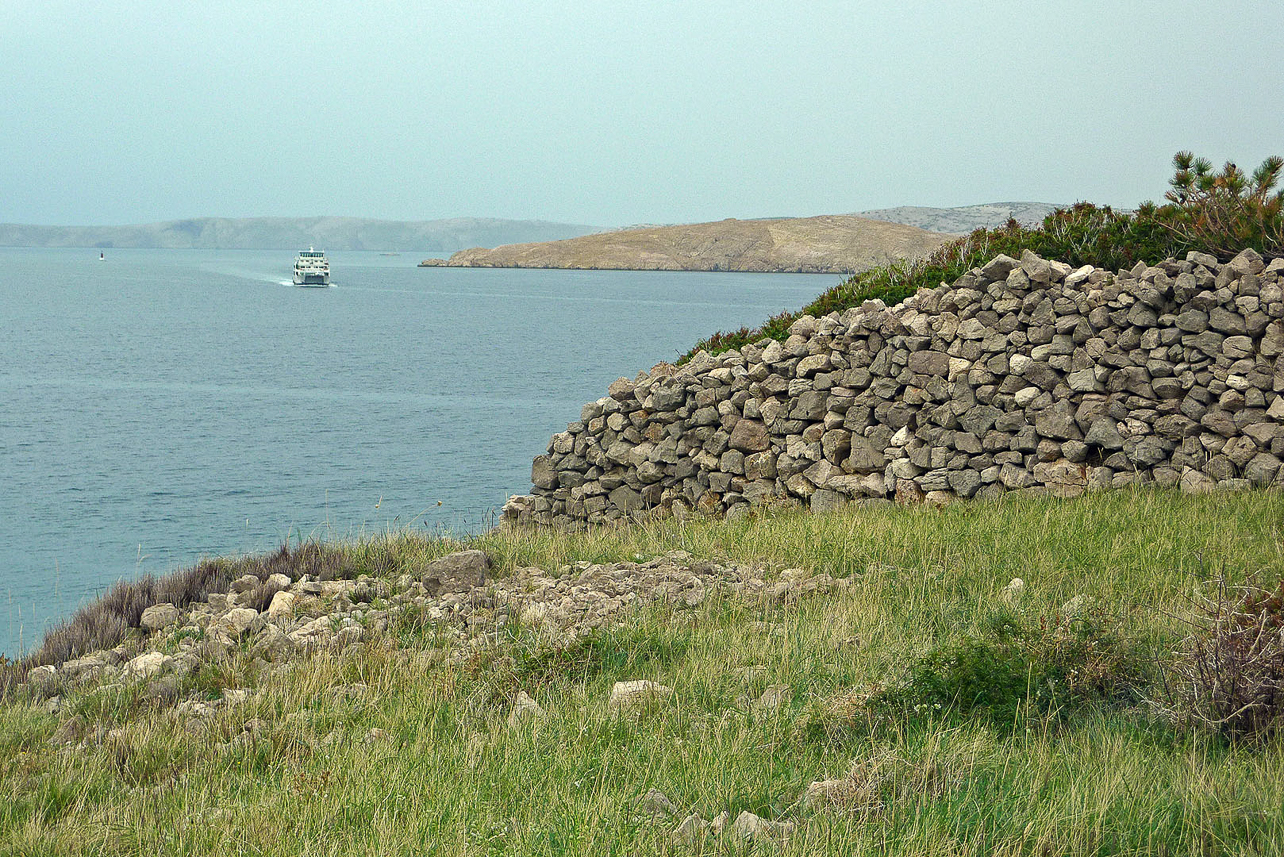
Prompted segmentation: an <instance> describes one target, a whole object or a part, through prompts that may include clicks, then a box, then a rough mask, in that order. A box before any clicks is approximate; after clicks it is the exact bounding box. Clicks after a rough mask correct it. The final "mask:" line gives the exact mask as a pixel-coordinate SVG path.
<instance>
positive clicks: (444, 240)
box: [0, 217, 597, 253]
mask: <svg viewBox="0 0 1284 857" xmlns="http://www.w3.org/2000/svg"><path fill="white" fill-rule="evenodd" d="M595 231H597V227H593V226H585V225H582V224H575V223H550V222H548V221H543V220H502V219H498V218H487V217H455V218H450V219H448V220H422V221H406V220H370V219H367V218H361V217H244V218H228V217H200V218H195V219H192V220H169V221H165V222H163V223H146V224H137V225H132V226H32V225H21V224H0V247H93V248H95V249H98V248H102V249H107V248H162V249H180V250H181V249H206V250H298V249H300V248H303V247H309V246H313V247H317V248H324V249H326V250H383V251H394V252H395V251H406V252H415V253H449V252H453V251H455V250H458V249H459V248H460V247H474V246H477V245H489V246H494V245H497V244H512V243H515V242H521V241H555V240H557V239H559V238H571V237H574V236H577V235H585V234H587V233H590V232H595Z"/></svg>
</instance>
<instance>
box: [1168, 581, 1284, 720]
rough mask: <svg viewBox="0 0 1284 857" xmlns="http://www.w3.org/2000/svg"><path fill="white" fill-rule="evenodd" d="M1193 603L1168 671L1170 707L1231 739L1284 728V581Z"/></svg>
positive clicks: (1225, 586) (1224, 591)
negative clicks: (1192, 614)
mask: <svg viewBox="0 0 1284 857" xmlns="http://www.w3.org/2000/svg"><path fill="white" fill-rule="evenodd" d="M1214 588H1215V591H1216V594H1215V595H1214V596H1213V597H1212V598H1208V599H1205V600H1203V601H1201V602H1200V603H1198V604H1197V605H1196V614H1195V617H1194V618H1193V619H1192V620H1191V626H1192V627H1191V633H1190V634H1189V635H1188V636H1187V637H1186V638H1185V640H1184V641H1183V643H1182V645H1181V647H1180V648H1179V650H1178V652H1177V653H1176V656H1175V658H1174V659H1173V662H1172V664H1171V666H1170V668H1169V673H1170V675H1169V676H1168V678H1169V679H1170V681H1169V684H1168V688H1167V690H1168V702H1169V710H1170V711H1171V712H1172V713H1174V714H1175V715H1176V716H1177V717H1178V718H1179V719H1181V720H1184V721H1186V722H1188V723H1193V724H1198V725H1201V726H1203V727H1205V728H1208V729H1211V730H1213V731H1215V732H1217V733H1219V734H1221V735H1224V736H1226V737H1228V738H1233V739H1238V738H1248V739H1266V738H1269V737H1271V736H1272V735H1274V734H1276V733H1277V732H1279V731H1281V728H1282V727H1284V579H1282V580H1279V581H1277V582H1276V583H1275V584H1273V585H1271V586H1267V587H1263V586H1260V585H1257V584H1256V583H1253V582H1251V581H1250V582H1249V583H1247V584H1245V585H1243V586H1231V585H1230V584H1229V583H1228V582H1227V580H1226V576H1225V574H1222V575H1220V576H1219V577H1218V579H1217V580H1216V581H1214Z"/></svg>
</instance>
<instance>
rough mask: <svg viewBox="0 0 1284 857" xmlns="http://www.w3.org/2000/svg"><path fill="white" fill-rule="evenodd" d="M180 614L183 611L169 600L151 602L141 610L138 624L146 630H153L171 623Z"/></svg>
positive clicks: (180, 615) (177, 618) (179, 616)
mask: <svg viewBox="0 0 1284 857" xmlns="http://www.w3.org/2000/svg"><path fill="white" fill-rule="evenodd" d="M182 615H183V612H182V611H181V610H179V609H178V608H177V607H175V606H174V605H173V604H170V603H169V602H166V603H164V604H153V605H152V606H151V607H148V608H147V609H146V610H144V611H143V615H142V618H141V619H139V624H140V625H141V626H142V627H143V628H145V629H147V630H148V631H153V632H155V631H159V630H161V629H162V628H168V627H169V626H170V625H173V624H174V623H175V622H177V621H178V620H179V619H180V618H182Z"/></svg>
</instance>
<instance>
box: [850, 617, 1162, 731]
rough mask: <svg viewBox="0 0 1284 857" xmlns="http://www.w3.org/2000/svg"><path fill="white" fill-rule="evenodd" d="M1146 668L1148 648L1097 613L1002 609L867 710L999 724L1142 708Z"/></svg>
mask: <svg viewBox="0 0 1284 857" xmlns="http://www.w3.org/2000/svg"><path fill="white" fill-rule="evenodd" d="M1149 662H1150V661H1149V658H1148V657H1147V656H1146V654H1145V653H1144V651H1143V647H1142V646H1140V645H1138V644H1136V643H1134V642H1133V641H1131V640H1129V639H1128V638H1127V637H1126V636H1125V635H1124V634H1122V633H1121V631H1120V628H1119V624H1118V622H1117V620H1115V619H1114V618H1113V617H1112V616H1110V615H1108V614H1107V613H1105V612H1104V611H1102V610H1101V609H1099V608H1094V607H1088V608H1084V609H1078V610H1073V611H1065V612H1063V611H1057V612H1055V613H1052V614H1044V615H1040V616H1038V617H1033V618H1029V617H1026V616H1025V615H1024V614H1022V613H1021V612H1019V611H1017V610H1015V609H1011V608H1009V609H1000V610H996V611H995V612H993V613H991V614H990V615H989V616H988V617H987V618H986V619H985V621H984V622H983V623H982V626H981V628H980V631H979V632H978V633H975V634H973V635H970V636H968V637H966V638H964V639H962V640H951V641H949V642H946V643H943V644H941V645H939V646H937V647H935V648H934V649H932V650H931V651H929V652H928V653H927V654H926V655H924V656H923V657H921V658H919V659H917V660H916V661H915V662H914V663H913V664H911V666H910V668H909V670H908V673H907V675H906V676H905V677H904V679H903V680H902V681H901V682H900V683H899V684H897V685H895V686H893V687H891V688H888V689H886V690H883V691H881V692H879V693H877V694H875V695H874V696H872V697H871V698H870V699H869V701H868V706H869V707H870V708H871V709H872V710H875V711H877V710H880V709H881V710H883V711H885V712H889V713H895V714H902V715H908V716H911V717H912V716H916V715H924V714H926V715H934V714H936V713H940V714H942V715H949V714H952V713H958V714H968V715H972V716H982V717H985V718H987V719H989V720H991V721H992V722H994V723H995V724H998V725H1005V724H1006V725H1011V724H1015V723H1017V722H1019V721H1020V720H1021V718H1022V717H1023V716H1026V715H1036V716H1040V717H1050V718H1057V717H1061V716H1063V715H1065V714H1067V713H1069V712H1071V711H1073V710H1075V709H1077V708H1080V707H1082V706H1084V705H1086V704H1090V703H1102V702H1108V703H1120V704H1128V703H1135V702H1137V701H1140V700H1141V699H1142V691H1143V689H1144V688H1145V686H1146V685H1147V684H1148V682H1149V677H1148V674H1149V672H1150V668H1149Z"/></svg>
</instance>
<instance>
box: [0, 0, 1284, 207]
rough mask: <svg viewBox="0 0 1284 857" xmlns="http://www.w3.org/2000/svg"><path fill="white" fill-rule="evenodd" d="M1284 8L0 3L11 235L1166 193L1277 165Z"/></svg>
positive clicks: (0, 125)
mask: <svg viewBox="0 0 1284 857" xmlns="http://www.w3.org/2000/svg"><path fill="white" fill-rule="evenodd" d="M1282 32H1284V3H1280V2H1279V0H1269V1H1268V2H1248V0H1245V1H1244V2H1219V3H1216V4H1210V3H1206V2H1200V3H1196V2H1182V0H1165V2H1148V1H1147V0H1134V1H1133V2H1130V0H1112V2H1093V0H1083V2H1056V0H1047V2H1041V3H1024V2H1023V3H1017V2H1002V0H991V2H963V1H962V0H959V2H954V0H949V2H943V0H923V2H919V0H900V1H899V2H806V0H792V2H773V0H759V2H711V0H682V2H672V3H671V2H664V0H647V2H639V3H604V2H600V0H591V1H586V2H558V0H544V2H534V0H532V2H498V0H455V2H448V3H438V2H419V3H387V2H378V0H364V2H357V3H340V2H328V0H312V2H309V3H291V2H262V0H254V2H240V0H219V2H203V1H202V0H183V2H174V0H165V2H150V0H101V2H90V0H82V2H61V1H60V0H35V2H28V0H0V222H7V223H39V224H53V225H109V224H126V223H145V222H154V221H160V220H169V219H177V218H185V217H203V216H216V217H252V216H288V217H293V216H315V215H343V216H353V217H376V218H387V219H395V220H431V219H437V218H448V217H504V218H518V219H536V218H538V219H545V220H553V221H564V222H570V223H582V224H589V225H594V226H604V227H610V226H624V225H632V224H640V223H680V222H693V221H703V220H718V219H722V218H724V217H740V218H747V217H771V216H807V215H815V214H835V213H846V212H855V211H862V210H866V209H872V208H883V207H891V206H898V205H929V206H959V205H972V204H978V203H986V202H998V201H1017V200H1020V201H1039V202H1053V203H1067V202H1074V201H1076V200H1089V201H1092V202H1098V203H1105V204H1111V205H1115V206H1121V207H1132V206H1135V205H1136V204H1137V203H1138V202H1140V201H1142V200H1144V199H1159V198H1161V197H1162V195H1163V192H1164V190H1165V189H1166V187H1167V185H1166V183H1167V180H1168V178H1169V176H1171V174H1172V169H1171V163H1170V162H1171V158H1172V155H1173V154H1174V153H1175V152H1176V151H1178V150H1179V149H1191V150H1193V151H1195V152H1196V153H1197V154H1200V155H1204V156H1207V157H1209V158H1210V159H1212V160H1213V161H1214V162H1215V163H1218V164H1220V163H1222V162H1223V161H1225V160H1227V159H1231V160H1234V161H1236V162H1237V163H1239V164H1240V166H1247V167H1252V166H1256V165H1257V164H1258V163H1259V162H1260V161H1261V160H1262V159H1263V158H1264V157H1266V156H1267V155H1271V154H1284V109H1281V108H1282V107H1284V58H1282V55H1281V53H1280V50H1279V45H1278V40H1279V34H1280V33H1282Z"/></svg>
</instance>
